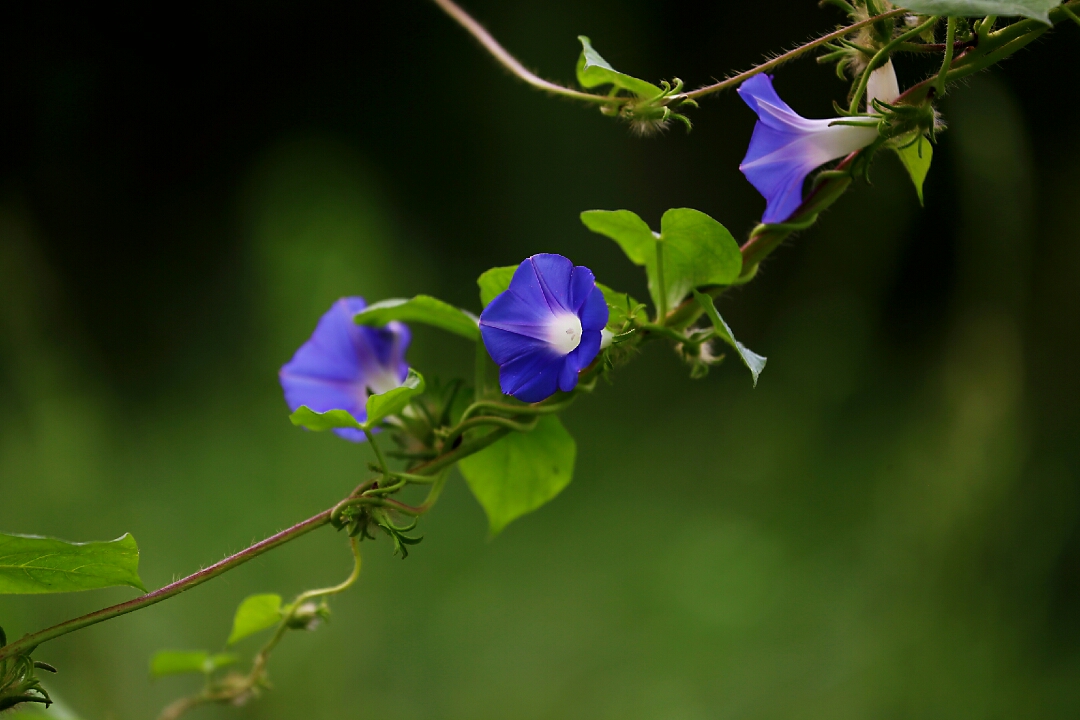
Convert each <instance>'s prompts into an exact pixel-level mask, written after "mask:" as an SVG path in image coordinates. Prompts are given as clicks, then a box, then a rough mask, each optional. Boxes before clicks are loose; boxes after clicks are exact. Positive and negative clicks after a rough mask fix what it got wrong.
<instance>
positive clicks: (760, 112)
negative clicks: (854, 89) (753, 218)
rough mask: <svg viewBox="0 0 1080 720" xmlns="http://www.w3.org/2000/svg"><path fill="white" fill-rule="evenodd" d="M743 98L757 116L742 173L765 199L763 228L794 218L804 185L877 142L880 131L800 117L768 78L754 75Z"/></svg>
mask: <svg viewBox="0 0 1080 720" xmlns="http://www.w3.org/2000/svg"><path fill="white" fill-rule="evenodd" d="M739 95H740V96H742V99H743V101H745V102H746V104H747V105H749V106H750V109H751V110H753V111H754V112H755V113H757V116H758V122H757V125H756V126H755V127H754V135H753V137H751V138H750V148H749V149H748V150H747V151H746V157H745V158H744V159H743V162H742V165H740V166H739V169H740V170H742V172H743V175H745V176H746V179H747V180H749V181H750V184H751V185H753V186H754V187H755V188H757V190H758V192H760V193H761V194H762V195H764V196H765V201H766V208H765V214H764V215H763V216H762V218H761V221H762V222H764V223H779V222H784V221H785V220H787V219H788V218H789V217H791V215H792V214H793V213H794V212H795V210H797V209H798V207H799V205H801V204H802V190H803V183H804V181H805V180H806V176H807V175H809V174H810V173H811V172H813V170H814V169H816V168H818V167H820V166H821V165H824V164H825V163H827V162H829V161H830V160H836V159H837V158H842V157H844V156H845V155H848V154H850V153H853V152H855V151H856V150H860V149H862V148H864V147H866V146H867V145H869V144H870V143H872V142H874V140H876V139H877V137H878V131H877V128H873V127H853V126H851V125H832V123H834V122H836V121H837V120H841V119H842V118H833V119H830V120H807V119H806V118H803V117H801V116H799V115H798V114H797V113H796V112H795V111H794V110H792V109H791V108H790V107H789V106H788V105H787V103H785V102H784V101H783V100H781V99H780V96H779V95H777V94H776V91H775V90H774V89H773V85H772V78H771V77H769V76H768V75H755V76H754V77H752V78H750V79H749V80H747V81H746V82H744V83H743V84H742V85H740V86H739Z"/></svg>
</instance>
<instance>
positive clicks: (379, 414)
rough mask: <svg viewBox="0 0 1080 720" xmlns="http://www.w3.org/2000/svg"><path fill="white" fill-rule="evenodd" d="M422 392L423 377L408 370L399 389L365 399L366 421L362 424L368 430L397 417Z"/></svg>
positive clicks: (410, 369)
mask: <svg viewBox="0 0 1080 720" xmlns="http://www.w3.org/2000/svg"><path fill="white" fill-rule="evenodd" d="M423 392H424V376H423V375H421V374H420V373H418V372H416V371H415V370H413V369H412V368H409V375H408V377H406V378H405V382H404V383H402V384H401V386H400V387H396V388H394V389H393V390H389V391H387V392H384V393H381V394H379V395H371V396H369V397H368V399H367V421H366V422H365V423H364V424H365V425H366V426H367V427H368V429H370V428H373V427H375V426H376V425H378V424H379V423H381V422H382V421H383V419H384V418H388V417H390V416H391V415H397V414H398V413H399V412H401V411H402V410H404V409H405V406H406V405H408V404H409V401H411V400H412V399H413V398H414V397H416V396H417V395H420V394H421V393H423Z"/></svg>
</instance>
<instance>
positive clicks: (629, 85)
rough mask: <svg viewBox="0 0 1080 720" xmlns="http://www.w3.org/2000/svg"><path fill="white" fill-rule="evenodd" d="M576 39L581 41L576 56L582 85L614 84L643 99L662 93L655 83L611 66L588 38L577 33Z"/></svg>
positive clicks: (579, 80)
mask: <svg viewBox="0 0 1080 720" xmlns="http://www.w3.org/2000/svg"><path fill="white" fill-rule="evenodd" d="M578 40H580V41H581V56H580V57H579V58H578V64H577V79H578V82H579V83H581V86H582V87H584V88H589V89H592V88H595V87H600V86H601V85H614V86H615V87H617V88H619V89H621V90H627V91H629V92H631V93H633V94H634V95H637V96H638V97H640V98H645V99H652V98H655V97H658V96H660V95H663V94H664V91H663V90H661V89H660V88H658V87H657V86H656V85H653V84H652V83H650V82H646V81H644V80H638V79H637V78H636V77H631V76H629V75H627V74H625V73H621V72H619V71H618V70H616V69H615V68H613V67H611V65H610V63H608V61H607V60H605V59H604V58H602V57H600V53H598V52H596V50H594V49H593V46H592V43H591V42H590V41H589V38H587V37H585V36H584V35H578Z"/></svg>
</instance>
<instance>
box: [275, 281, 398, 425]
mask: <svg viewBox="0 0 1080 720" xmlns="http://www.w3.org/2000/svg"><path fill="white" fill-rule="evenodd" d="M365 307H367V304H366V303H365V302H364V299H363V298H359V297H350V298H342V299H340V300H338V301H337V302H336V303H334V304H333V306H332V307H331V308H330V309H329V310H328V311H327V312H326V314H325V315H323V316H322V317H321V318H320V319H319V324H318V325H317V326H316V327H315V332H314V333H312V334H311V338H309V339H308V341H307V342H305V343H304V344H303V345H301V346H300V349H299V350H297V351H296V354H295V355H293V358H292V360H290V361H289V362H288V363H286V364H285V365H284V366H283V367H282V368H281V372H279V373H278V377H279V379H280V380H281V388H282V390H284V391H285V402H286V403H288V405H289V410H292V411H293V412H295V411H296V410H297V409H298V408H300V406H301V405H306V406H307V407H309V408H311V409H312V410H314V411H315V412H320V413H324V412H328V411H330V410H345V411H347V412H348V413H349V414H350V415H352V416H353V417H354V418H356V419H357V420H358V421H359V422H364V421H365V420H366V419H367V399H368V397H369V396H370V395H373V394H380V393H385V392H388V391H390V390H393V389H394V388H396V387H400V386H401V384H402V383H403V382H404V381H405V378H406V376H408V374H409V366H408V365H406V364H405V350H406V349H408V347H409V340H410V334H409V328H407V327H406V326H405V325H403V324H402V323H399V322H391V323H389V324H388V325H387V326H386V327H382V328H373V327H363V326H360V325H357V324H356V323H355V322H353V318H354V317H355V316H356V314H357V313H359V312H360V311H361V310H363V309H364V308H365ZM334 432H335V433H337V434H338V435H340V436H341V437H343V438H345V439H346V440H352V441H353V442H363V440H364V433H363V432H362V431H360V430H357V429H355V428H339V429H337V430H334Z"/></svg>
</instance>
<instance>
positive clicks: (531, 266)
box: [480, 254, 608, 403]
mask: <svg viewBox="0 0 1080 720" xmlns="http://www.w3.org/2000/svg"><path fill="white" fill-rule="evenodd" d="M607 321H608V307H607V303H606V302H605V301H604V294H603V293H602V292H600V288H598V287H597V286H596V279H595V278H594V276H593V274H592V271H591V270H589V269H588V268H586V267H582V266H580V265H578V266H575V265H574V264H573V263H572V262H570V261H569V260H567V259H566V258H564V257H563V256H562V255H549V254H540V255H533V256H532V257H531V258H528V259H526V260H525V261H524V262H523V263H521V265H519V266H518V269H517V270H516V271H515V272H514V277H513V279H512V280H511V281H510V287H509V288H507V290H506V291H505V292H503V293H501V294H499V295H497V296H496V297H495V299H494V300H492V301H491V302H490V303H488V306H487V307H486V308H484V312H483V313H481V315H480V334H481V336H482V337H483V339H484V347H486V348H487V351H488V354H489V355H491V359H492V360H494V361H495V363H496V364H497V365H498V366H499V385H500V387H501V388H502V391H503V393H505V394H507V395H512V396H514V397H516V398H517V399H518V400H521V401H522V402H527V403H534V402H540V401H541V400H544V399H545V398H548V397H551V396H552V395H554V394H555V392H556V391H557V390H562V391H563V392H570V391H571V390H573V389H574V388H575V387H576V386H577V381H578V373H579V372H581V370H582V369H584V368H585V367H586V366H587V365H588V364H589V363H591V362H592V361H593V359H594V358H595V357H596V355H597V353H599V352H600V343H601V332H602V331H603V329H604V327H605V326H606V325H607Z"/></svg>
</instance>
